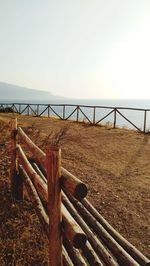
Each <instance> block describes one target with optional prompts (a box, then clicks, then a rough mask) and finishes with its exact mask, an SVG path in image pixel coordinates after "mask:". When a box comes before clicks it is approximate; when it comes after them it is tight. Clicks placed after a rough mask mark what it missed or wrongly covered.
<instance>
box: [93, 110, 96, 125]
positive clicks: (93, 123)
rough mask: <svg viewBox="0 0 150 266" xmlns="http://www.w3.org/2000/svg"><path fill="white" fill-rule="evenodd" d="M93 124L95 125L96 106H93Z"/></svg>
mask: <svg viewBox="0 0 150 266" xmlns="http://www.w3.org/2000/svg"><path fill="white" fill-rule="evenodd" d="M93 108H94V109H93V124H94V125H95V112H96V107H95V106H94V107H93Z"/></svg>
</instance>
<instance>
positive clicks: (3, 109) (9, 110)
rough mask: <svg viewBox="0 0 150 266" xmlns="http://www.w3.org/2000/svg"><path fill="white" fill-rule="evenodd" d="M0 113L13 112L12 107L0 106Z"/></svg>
mask: <svg viewBox="0 0 150 266" xmlns="http://www.w3.org/2000/svg"><path fill="white" fill-rule="evenodd" d="M0 113H14V110H13V108H12V107H2V106H0Z"/></svg>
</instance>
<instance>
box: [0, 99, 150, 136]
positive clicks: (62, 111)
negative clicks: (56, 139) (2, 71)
mask: <svg viewBox="0 0 150 266" xmlns="http://www.w3.org/2000/svg"><path fill="white" fill-rule="evenodd" d="M9 108H10V110H13V112H15V113H18V114H26V115H34V116H43V115H46V116H48V117H50V116H55V117H56V118H59V119H61V120H69V119H70V118H71V117H72V118H73V120H76V121H77V122H79V121H81V119H80V116H81V117H82V120H86V122H88V123H90V124H93V125H98V124H100V123H101V122H102V121H104V120H105V119H106V118H107V117H110V116H111V115H113V117H111V120H112V122H111V124H112V126H113V127H114V128H116V127H117V121H118V117H121V118H122V119H123V120H125V121H127V122H128V125H130V126H132V127H133V128H134V129H136V130H138V131H139V132H143V133H148V132H149V128H148V125H147V124H148V115H149V113H150V109H144V108H131V107H113V106H99V105H97V106H91V105H75V104H27V103H1V104H0V111H1V112H2V110H4V112H5V109H6V110H9ZM87 110H88V112H87ZM106 110H107V112H106V113H105V114H103V111H106ZM122 111H131V112H133V111H135V112H136V114H137V116H138V114H139V113H142V114H143V119H142V124H141V126H138V125H136V123H135V122H133V121H131V119H129V114H128V115H124V114H123V113H122ZM127 116H128V117H127ZM141 127H142V128H141Z"/></svg>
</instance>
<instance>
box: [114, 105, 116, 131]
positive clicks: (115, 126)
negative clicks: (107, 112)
mask: <svg viewBox="0 0 150 266" xmlns="http://www.w3.org/2000/svg"><path fill="white" fill-rule="evenodd" d="M116 119H117V109H116V108H114V128H116Z"/></svg>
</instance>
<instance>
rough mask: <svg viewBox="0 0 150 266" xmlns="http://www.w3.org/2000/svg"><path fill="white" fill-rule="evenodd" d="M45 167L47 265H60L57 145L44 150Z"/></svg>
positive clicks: (58, 156) (60, 237)
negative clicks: (47, 233) (47, 223)
mask: <svg viewBox="0 0 150 266" xmlns="http://www.w3.org/2000/svg"><path fill="white" fill-rule="evenodd" d="M46 169H47V181H48V211H49V266H54V265H55V266H61V265H62V233H61V224H62V216H61V188H60V176H61V150H60V149H59V148H58V147H52V148H51V149H48V150H47V151H46Z"/></svg>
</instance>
